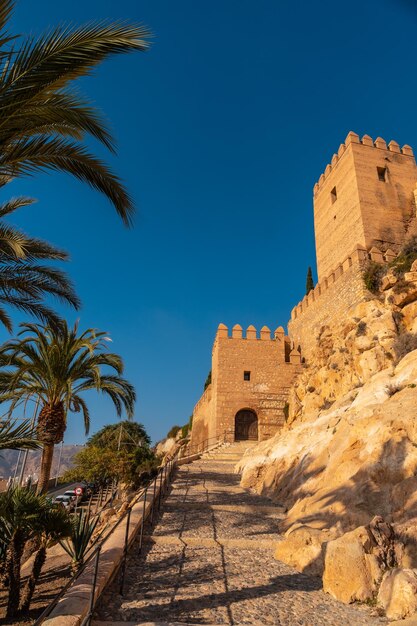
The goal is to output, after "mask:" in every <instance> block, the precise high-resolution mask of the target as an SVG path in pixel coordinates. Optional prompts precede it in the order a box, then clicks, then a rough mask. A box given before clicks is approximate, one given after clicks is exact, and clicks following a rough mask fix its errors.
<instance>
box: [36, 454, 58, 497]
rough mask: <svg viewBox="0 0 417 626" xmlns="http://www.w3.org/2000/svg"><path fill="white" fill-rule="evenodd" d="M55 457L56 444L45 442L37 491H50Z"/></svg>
mask: <svg viewBox="0 0 417 626" xmlns="http://www.w3.org/2000/svg"><path fill="white" fill-rule="evenodd" d="M53 457H54V444H53V443H44V444H43V451H42V460H41V470H40V476H39V482H38V487H37V489H36V493H46V492H47V491H48V487H49V478H50V475H51V467H52V459H53Z"/></svg>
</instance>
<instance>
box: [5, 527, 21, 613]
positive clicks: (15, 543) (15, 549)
mask: <svg viewBox="0 0 417 626" xmlns="http://www.w3.org/2000/svg"><path fill="white" fill-rule="evenodd" d="M24 547H25V538H24V535H22V533H21V532H19V531H17V532H15V534H14V536H13V539H12V541H11V545H10V560H9V567H8V570H9V585H10V586H9V597H8V600H7V611H6V620H7V619H13V618H14V617H15V616H16V615H17V613H18V611H19V604H20V565H21V561H22V554H23V549H24Z"/></svg>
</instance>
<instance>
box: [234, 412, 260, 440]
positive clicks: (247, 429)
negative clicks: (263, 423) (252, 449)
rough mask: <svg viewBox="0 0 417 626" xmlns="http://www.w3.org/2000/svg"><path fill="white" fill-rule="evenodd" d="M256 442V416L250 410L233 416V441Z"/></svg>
mask: <svg viewBox="0 0 417 626" xmlns="http://www.w3.org/2000/svg"><path fill="white" fill-rule="evenodd" d="M248 440H251V441H258V416H257V415H256V413H255V411H252V410H251V409H242V410H241V411H238V412H237V413H236V416H235V441H248Z"/></svg>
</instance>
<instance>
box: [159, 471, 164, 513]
mask: <svg viewBox="0 0 417 626" xmlns="http://www.w3.org/2000/svg"><path fill="white" fill-rule="evenodd" d="M163 474H164V470H163V469H161V471H160V478H159V496H158V511H159V509H160V508H161V497H162V476H163Z"/></svg>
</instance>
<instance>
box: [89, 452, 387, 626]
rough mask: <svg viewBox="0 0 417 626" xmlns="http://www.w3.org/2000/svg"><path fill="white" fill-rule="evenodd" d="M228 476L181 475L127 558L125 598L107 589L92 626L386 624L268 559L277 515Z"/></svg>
mask: <svg viewBox="0 0 417 626" xmlns="http://www.w3.org/2000/svg"><path fill="white" fill-rule="evenodd" d="M233 466H234V463H233V462H231V461H224V460H220V458H219V460H216V459H214V458H213V459H208V460H204V459H202V460H200V461H198V462H194V463H192V464H191V465H184V466H182V467H181V468H179V470H178V471H177V475H176V478H175V481H174V483H173V485H172V489H171V492H170V494H169V496H168V497H167V499H166V500H165V502H164V504H163V509H162V511H161V515H160V517H159V520H158V522H157V524H156V526H155V528H154V529H153V532H151V534H150V535H148V536H147V537H146V540H147V542H146V544H145V546H144V549H143V550H142V554H141V555H139V554H138V552H137V550H136V551H135V548H134V547H133V549H132V551H131V554H130V556H129V558H128V562H127V567H126V584H125V592H124V595H123V597H121V596H120V595H119V593H118V587H117V584H116V583H114V584H113V585H112V586H110V587H109V588H108V590H107V591H106V592H105V594H104V595H103V597H102V600H101V601H100V604H99V605H98V607H97V610H96V615H95V618H94V619H95V621H94V622H93V624H94V625H95V626H99V625H103V626H106V625H107V626H108V625H109V624H110V623H111V624H113V625H115V624H117V622H123V623H126V622H130V623H131V624H144V623H147V622H150V623H155V622H158V624H159V623H163V624H168V623H170V624H172V623H180V624H229V625H232V624H236V625H237V624H254V625H257V624H258V625H263V624H265V625H266V624H271V625H272V624H273V625H275V626H365V625H366V626H367V625H376V624H384V623H386V620H384V619H382V618H379V617H377V616H376V615H372V613H371V609H369V608H368V607H353V606H345V605H343V604H341V603H339V602H336V601H335V600H333V599H332V598H331V597H330V596H329V595H327V594H324V593H323V592H322V591H321V581H320V579H317V578H313V577H311V576H307V575H304V574H300V573H298V572H297V571H295V570H294V569H292V568H291V567H289V566H287V565H285V564H284V563H281V562H280V561H276V560H275V559H274V557H273V546H274V542H276V541H277V540H279V535H278V534H277V522H278V520H279V519H280V517H281V511H280V508H279V507H277V506H273V505H272V504H271V502H270V500H267V499H266V498H262V497H260V496H257V495H254V494H253V493H250V492H248V491H246V490H244V489H242V488H241V487H240V486H239V476H237V475H235V474H234V473H233ZM151 530H152V529H151ZM103 622H105V623H106V624H103Z"/></svg>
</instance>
